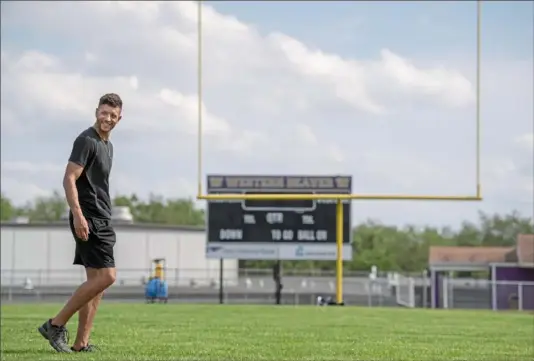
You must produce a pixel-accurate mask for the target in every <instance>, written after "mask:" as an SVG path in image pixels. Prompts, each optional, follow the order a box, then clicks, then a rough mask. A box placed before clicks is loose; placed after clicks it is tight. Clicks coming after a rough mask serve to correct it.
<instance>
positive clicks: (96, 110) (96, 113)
mask: <svg viewBox="0 0 534 361" xmlns="http://www.w3.org/2000/svg"><path fill="white" fill-rule="evenodd" d="M97 117H98V108H96V109H95V118H97Z"/></svg>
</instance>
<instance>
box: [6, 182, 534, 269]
mask: <svg viewBox="0 0 534 361" xmlns="http://www.w3.org/2000/svg"><path fill="white" fill-rule="evenodd" d="M113 204H114V205H116V206H127V207H129V208H130V210H131V212H132V215H133V217H134V221H135V222H136V223H156V224H168V225H188V226H203V225H204V224H205V213H204V210H202V209H199V208H197V207H196V206H195V203H194V202H193V200H192V199H168V198H165V197H163V196H158V195H151V196H150V197H149V198H148V199H146V200H143V199H141V198H139V197H138V196H136V195H135V194H132V195H120V196H117V197H115V198H114V199H113ZM65 210H66V201H65V198H64V196H63V194H61V193H59V192H55V193H54V194H52V195H51V196H49V197H39V198H37V199H35V200H34V201H33V202H30V203H28V204H26V205H24V206H15V205H14V204H13V203H12V202H11V200H10V199H9V198H7V197H6V196H5V195H4V194H2V196H1V220H2V221H9V220H11V219H13V218H15V217H18V216H25V217H28V218H29V220H30V221H31V222H36V221H38V222H39V221H40V222H52V221H58V220H60V219H61V217H62V216H63V214H64V213H65ZM352 232H353V237H352V239H353V249H354V252H355V257H353V260H352V261H350V262H345V264H344V267H345V268H346V269H347V270H359V271H368V270H369V269H370V268H371V266H377V267H378V269H383V270H391V271H402V272H418V271H420V270H422V269H424V268H426V266H427V264H428V249H429V247H430V246H496V247H499V246H505V247H508V246H513V245H514V244H515V241H516V237H517V235H518V234H521V233H534V223H533V220H532V218H530V217H526V216H523V215H521V214H519V213H518V212H515V211H514V212H511V213H509V214H486V213H483V212H480V213H479V216H478V221H477V222H467V221H465V222H463V223H462V224H461V225H460V226H459V227H457V229H453V228H452V227H443V228H436V227H431V226H427V227H415V226H412V225H406V226H404V227H397V226H393V225H386V224H382V223H380V222H377V221H373V220H368V221H365V222H362V223H360V224H358V225H356V226H355V227H354V228H353V230H352ZM240 266H241V267H247V268H270V267H272V262H270V261H241V262H240ZM334 266H335V265H334V262H327V261H284V262H283V267H284V268H285V269H324V270H332V269H334Z"/></svg>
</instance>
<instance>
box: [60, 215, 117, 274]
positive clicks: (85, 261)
mask: <svg viewBox="0 0 534 361" xmlns="http://www.w3.org/2000/svg"><path fill="white" fill-rule="evenodd" d="M86 220H87V225H88V226H89V239H88V240H87V241H83V240H81V239H79V238H78V236H77V235H76V232H75V230H74V220H73V217H72V214H71V215H70V217H69V224H70V230H71V231H72V235H73V236H74V239H75V240H76V252H75V255H74V264H75V265H81V266H84V267H85V268H97V269H98V268H114V267H115V258H114V257H113V248H114V247H115V241H116V235H115V230H114V229H113V227H112V226H111V220H109V219H99V218H86Z"/></svg>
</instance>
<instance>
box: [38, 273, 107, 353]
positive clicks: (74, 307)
mask: <svg viewBox="0 0 534 361" xmlns="http://www.w3.org/2000/svg"><path fill="white" fill-rule="evenodd" d="M99 271H100V272H98V273H97V275H96V277H94V278H92V279H88V280H87V281H86V282H84V283H83V284H82V285H81V286H80V287H79V288H78V289H77V290H76V291H75V292H74V294H73V295H72V297H71V298H70V300H69V301H68V302H67V304H66V305H65V306H64V307H63V309H62V310H61V311H59V313H58V314H57V315H56V317H54V318H52V319H50V320H49V321H47V322H45V324H43V325H42V326H41V327H39V332H40V333H41V335H43V337H45V338H46V339H47V340H48V342H49V343H50V345H51V346H52V347H53V348H54V349H55V350H56V351H57V352H72V351H73V350H72V349H71V348H70V346H69V344H68V337H67V329H66V328H65V325H66V324H67V322H68V321H69V320H70V319H71V318H72V316H73V315H74V314H75V313H76V312H78V311H79V310H81V309H82V308H83V307H84V306H87V304H88V303H89V302H91V301H92V300H93V299H94V298H95V297H98V296H100V294H101V293H102V292H103V291H104V290H105V289H106V288H108V287H109V286H111V285H112V284H113V282H114V281H115V268H103V269H100V270H99Z"/></svg>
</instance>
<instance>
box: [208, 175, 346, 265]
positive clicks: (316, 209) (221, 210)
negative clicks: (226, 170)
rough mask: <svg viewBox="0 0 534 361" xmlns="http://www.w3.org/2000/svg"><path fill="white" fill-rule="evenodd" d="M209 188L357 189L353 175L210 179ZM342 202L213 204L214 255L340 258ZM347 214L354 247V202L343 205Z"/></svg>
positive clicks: (258, 191) (328, 191) (245, 190)
mask: <svg viewBox="0 0 534 361" xmlns="http://www.w3.org/2000/svg"><path fill="white" fill-rule="evenodd" d="M207 184H208V193H209V194H225V193H227V194H228V193H233V194H235V193H241V194H275V193H276V194H350V193H351V191H352V179H351V177H349V176H294V175H292V176H250V175H240V176H234V175H210V176H208V179H207ZM336 202H337V201H336V200H328V199H325V200H279V199H272V200H271V199H269V200H263V199H262V200H216V201H208V214H207V237H208V257H212V258H240V259H246V258H253V259H335V252H336ZM343 214H344V217H343V243H344V244H345V245H347V246H349V247H348V248H350V244H349V243H350V237H351V204H350V201H349V200H346V201H343ZM345 248H347V247H345ZM344 253H345V252H344ZM349 253H351V252H349ZM217 254H218V255H219V256H217ZM347 257H348V255H345V259H349V258H347Z"/></svg>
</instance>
